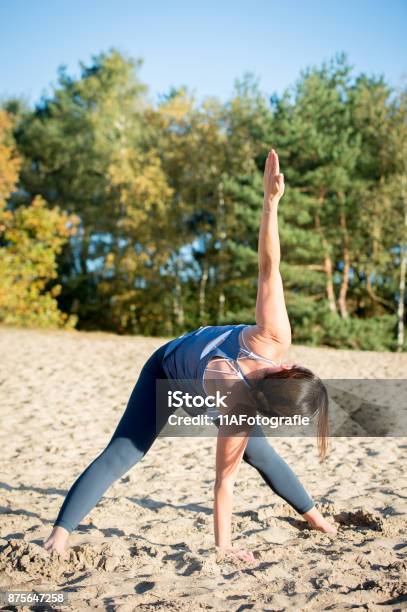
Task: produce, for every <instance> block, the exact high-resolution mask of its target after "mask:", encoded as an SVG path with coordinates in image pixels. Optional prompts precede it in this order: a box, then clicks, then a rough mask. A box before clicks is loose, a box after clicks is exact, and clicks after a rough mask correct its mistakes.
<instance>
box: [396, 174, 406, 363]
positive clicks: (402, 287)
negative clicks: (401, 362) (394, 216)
mask: <svg viewBox="0 0 407 612" xmlns="http://www.w3.org/2000/svg"><path fill="white" fill-rule="evenodd" d="M401 185H402V190H401V191H402V201H403V204H404V240H403V241H402V243H401V245H400V282H399V303H398V308H397V351H398V352H401V351H402V350H403V346H404V300H405V295H406V268H407V240H406V234H407V177H406V176H405V175H403V176H402V177H401Z"/></svg>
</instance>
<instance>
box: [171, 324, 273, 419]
mask: <svg viewBox="0 0 407 612" xmlns="http://www.w3.org/2000/svg"><path fill="white" fill-rule="evenodd" d="M244 327H250V326H249V325H246V324H244V323H242V324H239V325H206V326H202V327H200V328H198V329H195V330H193V331H191V332H188V333H186V334H183V335H182V336H179V337H178V338H175V340H172V341H171V342H170V343H169V344H168V346H167V349H166V351H165V353H164V357H163V363H162V366H163V369H164V372H165V374H166V376H167V377H168V378H169V379H178V380H188V381H191V384H190V386H189V389H188V390H190V391H192V392H193V393H197V394H199V395H206V391H205V387H204V382H203V379H204V373H205V369H206V367H207V365H208V363H209V361H210V360H211V359H213V358H214V357H222V358H224V359H228V360H229V361H230V363H231V365H232V366H233V369H234V370H235V372H236V374H237V376H238V377H239V378H241V379H242V380H243V382H244V383H245V384H246V385H248V386H249V387H250V385H249V384H248V382H247V381H246V379H245V377H244V375H243V372H242V370H241V368H240V365H239V361H238V359H239V357H241V356H244V357H246V358H250V359H256V360H261V361H265V362H267V363H269V364H272V365H276V362H275V361H272V360H271V359H266V358H265V357H262V356H261V355H257V354H256V353H253V352H252V351H250V350H249V349H248V348H247V347H246V346H245V344H244V342H243V346H242V345H241V344H240V342H239V335H240V332H241V331H242V329H243V328H244ZM207 412H208V411H207ZM214 412H216V413H217V411H214Z"/></svg>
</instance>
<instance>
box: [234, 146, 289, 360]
mask: <svg viewBox="0 0 407 612" xmlns="http://www.w3.org/2000/svg"><path fill="white" fill-rule="evenodd" d="M263 185H264V201H263V212H262V217H261V222H260V232H259V243H258V259H259V276H258V290H257V301H256V325H254V326H252V327H250V328H248V329H247V330H246V333H245V341H246V343H247V344H248V346H249V348H250V349H251V350H253V351H255V352H257V353H259V354H262V355H264V356H265V357H270V358H272V357H273V355H275V354H276V353H279V352H280V351H282V350H284V349H286V348H288V346H289V345H290V343H291V326H290V321H289V319H288V314H287V309H286V306H285V299H284V290H283V281H282V278H281V274H280V238H279V234H278V204H279V201H280V199H281V198H282V196H283V194H284V175H283V174H281V173H280V165H279V160H278V155H277V153H276V152H275V151H274V149H271V151H270V152H269V154H268V156H267V161H266V166H265V169H264V178H263Z"/></svg>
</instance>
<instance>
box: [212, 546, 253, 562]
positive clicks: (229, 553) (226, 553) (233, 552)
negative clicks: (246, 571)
mask: <svg viewBox="0 0 407 612" xmlns="http://www.w3.org/2000/svg"><path fill="white" fill-rule="evenodd" d="M219 553H220V555H221V557H222V558H223V559H225V560H226V559H227V558H232V559H235V560H236V561H244V562H245V563H250V564H251V563H256V559H255V558H254V555H253V553H252V552H251V550H246V549H244V548H219Z"/></svg>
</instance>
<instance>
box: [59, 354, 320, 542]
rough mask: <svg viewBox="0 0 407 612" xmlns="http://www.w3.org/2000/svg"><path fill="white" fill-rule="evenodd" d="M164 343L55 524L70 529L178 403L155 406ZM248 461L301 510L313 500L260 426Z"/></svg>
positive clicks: (248, 450) (140, 451)
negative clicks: (171, 406)
mask: <svg viewBox="0 0 407 612" xmlns="http://www.w3.org/2000/svg"><path fill="white" fill-rule="evenodd" d="M165 348H166V345H164V346H162V347H160V348H159V349H157V350H156V351H155V352H154V353H153V355H152V356H151V357H150V358H149V359H148V361H147V362H146V364H145V365H144V367H143V369H142V371H141V373H140V376H139V378H138V381H137V383H136V385H135V387H134V389H133V391H132V394H131V396H130V399H129V402H128V404H127V408H126V410H125V412H124V414H123V416H122V418H121V419H120V421H119V424H118V426H117V428H116V431H115V432H114V434H113V436H112V438H111V440H110V442H109V444H108V445H107V446H106V448H105V449H104V451H102V453H101V454H100V455H98V457H96V459H94V461H92V463H91V464H90V465H89V466H88V467H87V468H86V469H85V471H84V472H83V473H82V474H81V475H80V476H79V478H77V480H76V481H75V482H74V483H73V485H72V487H71V488H70V490H69V492H68V494H67V496H66V497H65V500H64V503H63V504H62V507H61V509H60V511H59V514H58V517H57V519H56V521H55V523H54V525H55V526H56V525H60V526H62V527H65V529H67V530H68V531H69V532H71V531H73V530H74V529H76V527H77V525H78V524H79V522H80V521H81V520H82V519H83V518H84V517H85V516H86V515H87V514H88V513H89V512H90V511H91V510H92V508H94V506H95V505H96V504H97V502H98V501H99V500H100V498H101V497H102V496H103V494H104V493H105V492H106V490H107V489H108V488H109V487H110V485H112V484H113V483H114V482H115V481H116V480H117V479H118V478H120V477H121V476H123V474H125V473H126V472H127V471H128V470H129V469H130V468H131V467H133V465H135V464H136V463H137V462H138V461H140V459H142V458H143V457H144V455H145V454H146V453H147V451H148V450H149V448H150V447H151V445H152V444H153V442H154V440H155V439H156V437H157V435H158V433H159V431H160V430H161V429H162V428H163V427H164V425H165V423H166V421H167V419H168V417H169V416H170V414H171V413H172V412H173V411H174V408H166V407H163V408H162V409H161V407H160V411H158V413H157V411H156V380H157V379H164V378H166V376H165V373H164V370H163V369H162V365H161V364H162V358H163V355H164V351H165ZM243 459H244V461H246V463H248V464H249V465H252V466H253V467H255V468H256V469H257V471H258V472H259V473H260V475H261V476H262V478H263V479H264V481H265V482H266V483H267V484H268V485H269V487H270V488H271V489H272V490H273V491H274V492H275V493H277V495H279V496H280V497H282V498H283V499H284V500H285V501H287V502H288V503H289V504H290V506H292V507H293V508H294V509H295V510H296V511H297V512H299V513H300V514H303V513H304V512H307V511H308V510H310V509H311V508H312V506H313V505H314V502H313V501H312V499H311V498H310V496H309V495H308V493H307V492H306V491H305V489H304V487H303V486H302V484H301V483H300V481H299V480H298V478H297V476H296V475H295V474H294V472H293V471H292V470H291V468H290V467H289V466H288V465H287V464H286V462H285V461H284V459H282V458H281V457H280V455H279V454H278V453H276V451H275V450H274V449H273V448H272V447H271V446H270V444H269V443H268V441H267V438H266V437H265V436H264V434H263V431H262V430H261V427H260V426H256V427H255V428H254V430H253V432H252V435H251V436H250V439H249V442H248V444H247V447H246V451H245V453H244V455H243Z"/></svg>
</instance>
